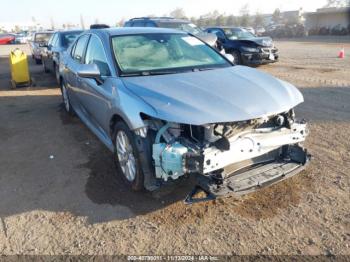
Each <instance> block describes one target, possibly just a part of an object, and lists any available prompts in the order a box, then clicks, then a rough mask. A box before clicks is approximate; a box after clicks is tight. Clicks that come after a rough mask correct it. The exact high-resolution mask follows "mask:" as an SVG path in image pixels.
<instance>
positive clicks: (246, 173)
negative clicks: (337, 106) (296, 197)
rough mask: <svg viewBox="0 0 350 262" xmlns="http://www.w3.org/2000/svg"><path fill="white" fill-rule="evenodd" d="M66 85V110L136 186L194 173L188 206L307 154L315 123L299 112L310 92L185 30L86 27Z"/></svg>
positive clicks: (301, 161) (248, 186)
mask: <svg viewBox="0 0 350 262" xmlns="http://www.w3.org/2000/svg"><path fill="white" fill-rule="evenodd" d="M60 84H61V90H62V97H63V102H64V105H65V109H66V111H67V112H69V113H75V114H76V115H78V117H79V118H80V119H81V120H82V121H83V122H84V123H85V124H86V125H87V126H88V127H89V128H90V129H91V130H92V132H93V133H95V134H96V136H97V137H98V138H99V139H100V140H101V141H102V142H103V143H104V144H105V145H106V146H107V147H108V148H109V149H110V150H111V151H112V152H113V153H114V160H115V163H116V169H117V174H118V175H121V176H122V178H123V179H124V180H125V182H126V185H128V186H129V187H130V188H131V189H133V190H142V189H144V188H145V189H147V190H149V191H153V190H157V189H158V188H160V187H161V186H162V185H164V184H167V183H170V182H171V181H173V180H177V179H183V178H184V177H188V176H195V177H196V181H197V184H196V187H195V189H194V191H193V192H191V193H190V194H189V196H188V198H187V199H186V201H187V202H188V203H191V202H193V201H194V200H197V199H195V198H194V195H195V194H196V192H197V191H198V190H202V191H204V192H205V193H206V195H207V197H206V198H204V200H206V199H211V198H215V197H217V196H223V195H226V194H228V193H233V194H237V195H239V194H244V193H248V192H251V191H254V190H256V189H258V188H260V187H263V186H267V185H271V184H274V183H276V182H279V181H281V180H284V179H286V178H288V177H290V176H293V175H295V174H297V173H299V172H300V171H301V170H303V168H304V167H305V164H306V163H307V162H308V160H309V155H308V154H307V151H306V150H305V149H304V148H303V147H302V143H303V142H304V140H305V138H306V136H307V135H308V128H307V125H306V123H305V122H304V121H297V120H296V118H295V114H294V108H295V107H296V106H297V105H299V104H300V103H302V102H303V96H302V94H301V93H300V92H299V91H298V90H297V89H296V88H295V87H294V86H293V85H291V84H289V83H287V82H284V81H282V80H279V79H277V78H274V77H272V76H270V75H268V74H265V73H263V72H261V71H258V70H255V69H252V68H248V67H245V66H234V65H233V63H232V62H231V61H230V57H228V56H224V55H222V54H220V53H218V52H217V51H216V50H214V49H213V48H211V47H210V46H208V45H207V44H206V43H204V42H203V41H201V40H200V39H198V38H196V37H195V36H193V35H191V34H188V33H185V32H181V31H176V30H171V29H161V28H119V29H95V30H90V31H86V32H84V33H83V34H82V35H81V36H80V37H79V38H78V39H76V41H75V42H74V43H73V44H72V45H71V47H70V48H69V49H68V50H67V52H66V53H65V55H64V57H63V59H61V64H60ZM199 200H202V199H199Z"/></svg>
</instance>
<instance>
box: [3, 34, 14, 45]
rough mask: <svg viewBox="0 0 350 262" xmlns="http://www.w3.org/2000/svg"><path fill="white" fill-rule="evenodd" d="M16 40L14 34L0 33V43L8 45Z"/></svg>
mask: <svg viewBox="0 0 350 262" xmlns="http://www.w3.org/2000/svg"><path fill="white" fill-rule="evenodd" d="M15 42H16V36H15V35H14V34H0V45H9V44H14V43H15Z"/></svg>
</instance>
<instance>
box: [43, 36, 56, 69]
mask: <svg viewBox="0 0 350 262" xmlns="http://www.w3.org/2000/svg"><path fill="white" fill-rule="evenodd" d="M56 40H57V33H56V34H54V35H52V37H51V38H50V40H49V42H48V43H47V48H46V49H45V51H44V52H43V53H44V54H43V57H42V59H43V60H44V63H45V65H47V68H48V69H50V70H53V64H52V49H53V48H54V43H55V42H56Z"/></svg>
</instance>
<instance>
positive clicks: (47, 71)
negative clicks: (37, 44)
mask: <svg viewBox="0 0 350 262" xmlns="http://www.w3.org/2000/svg"><path fill="white" fill-rule="evenodd" d="M42 64H43V68H44V72H45V73H49V72H50V70H49V69H48V68H47V67H46V63H45V60H42Z"/></svg>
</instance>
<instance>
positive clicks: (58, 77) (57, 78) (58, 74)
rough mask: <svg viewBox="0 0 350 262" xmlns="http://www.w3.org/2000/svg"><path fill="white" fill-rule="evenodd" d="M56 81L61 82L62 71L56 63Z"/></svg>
mask: <svg viewBox="0 0 350 262" xmlns="http://www.w3.org/2000/svg"><path fill="white" fill-rule="evenodd" d="M54 68H55V77H56V81H57V83H58V84H59V83H60V71H59V67H58V65H56V64H54Z"/></svg>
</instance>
